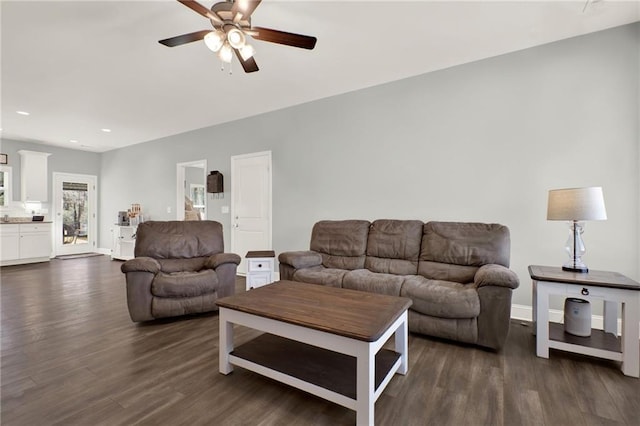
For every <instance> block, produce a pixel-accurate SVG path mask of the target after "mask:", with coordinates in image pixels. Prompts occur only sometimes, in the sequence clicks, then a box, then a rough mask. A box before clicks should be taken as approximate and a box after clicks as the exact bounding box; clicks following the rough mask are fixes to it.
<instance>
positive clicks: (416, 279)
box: [400, 276, 480, 318]
mask: <svg viewBox="0 0 640 426" xmlns="http://www.w3.org/2000/svg"><path fill="white" fill-rule="evenodd" d="M400 296H404V297H408V298H410V299H411V300H412V301H413V305H411V309H413V310H414V311H417V312H420V313H422V314H425V315H429V316H433V317H440V318H475V317H477V316H478V315H480V298H479V297H478V292H477V290H476V288H475V286H474V285H473V284H460V283H456V282H452V281H441V280H430V279H427V278H424V277H421V276H410V277H405V280H404V284H403V286H402V290H401V291H400Z"/></svg>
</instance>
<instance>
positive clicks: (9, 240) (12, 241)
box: [0, 224, 20, 262]
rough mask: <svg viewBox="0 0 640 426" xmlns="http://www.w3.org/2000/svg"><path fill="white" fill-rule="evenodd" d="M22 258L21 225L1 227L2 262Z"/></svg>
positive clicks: (0, 257)
mask: <svg viewBox="0 0 640 426" xmlns="http://www.w3.org/2000/svg"><path fill="white" fill-rule="evenodd" d="M19 258H20V225H17V224H16V225H13V224H12V225H0V261H2V262H4V261H5V260H16V259H19Z"/></svg>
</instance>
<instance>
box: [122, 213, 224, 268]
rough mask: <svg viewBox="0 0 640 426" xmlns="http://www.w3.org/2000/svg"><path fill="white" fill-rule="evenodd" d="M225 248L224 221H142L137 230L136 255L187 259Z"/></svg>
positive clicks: (221, 250) (209, 254) (217, 251)
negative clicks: (222, 223) (222, 222)
mask: <svg viewBox="0 0 640 426" xmlns="http://www.w3.org/2000/svg"><path fill="white" fill-rule="evenodd" d="M222 252H224V240H223V237H222V225H221V224H220V223H219V222H215V221H212V220H203V221H197V222H196V221H188V222H181V221H168V222H159V221H151V222H143V223H141V224H140V225H138V229H137V231H136V245H135V249H134V254H135V256H136V257H141V256H148V257H153V258H155V259H188V258H193V257H205V256H211V255H214V254H216V253H222Z"/></svg>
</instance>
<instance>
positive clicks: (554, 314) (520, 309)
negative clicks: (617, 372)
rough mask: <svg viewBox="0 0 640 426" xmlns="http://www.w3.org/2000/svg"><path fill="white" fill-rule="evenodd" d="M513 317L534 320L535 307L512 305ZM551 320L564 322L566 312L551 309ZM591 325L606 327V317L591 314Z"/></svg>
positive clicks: (620, 329) (593, 326) (619, 330)
mask: <svg viewBox="0 0 640 426" xmlns="http://www.w3.org/2000/svg"><path fill="white" fill-rule="evenodd" d="M511 318H513V319H515V320H522V321H533V307H531V306H527V305H516V304H512V305H511ZM549 321H552V322H558V323H563V322H564V312H563V311H561V310H559V309H549ZM591 327H592V328H597V329H603V328H604V317H603V316H602V315H592V316H591ZM620 333H622V320H621V319H620V318H618V335H620Z"/></svg>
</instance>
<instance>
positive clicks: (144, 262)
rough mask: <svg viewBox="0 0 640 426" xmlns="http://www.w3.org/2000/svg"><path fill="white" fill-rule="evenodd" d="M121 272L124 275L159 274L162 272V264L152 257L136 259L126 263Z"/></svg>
mask: <svg viewBox="0 0 640 426" xmlns="http://www.w3.org/2000/svg"><path fill="white" fill-rule="evenodd" d="M120 270H121V271H122V272H124V273H127V272H150V273H152V274H157V273H158V272H160V263H158V261H157V260H155V259H153V258H151V257H136V258H134V259H130V260H127V261H126V262H124V263H123V264H122V266H121V267H120Z"/></svg>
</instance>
